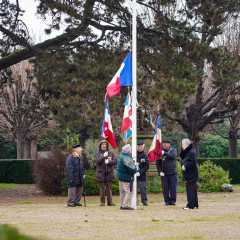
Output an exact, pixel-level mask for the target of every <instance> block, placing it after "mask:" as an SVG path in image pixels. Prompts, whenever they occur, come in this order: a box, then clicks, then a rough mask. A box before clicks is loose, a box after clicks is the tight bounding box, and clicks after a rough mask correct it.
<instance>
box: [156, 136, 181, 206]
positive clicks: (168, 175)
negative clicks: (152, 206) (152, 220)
mask: <svg viewBox="0 0 240 240" xmlns="http://www.w3.org/2000/svg"><path fill="white" fill-rule="evenodd" d="M162 145H163V151H162V158H161V159H158V160H157V161H156V165H157V169H158V174H159V176H161V177H162V178H164V192H163V196H164V200H165V205H175V204H176V200H177V182H178V174H177V160H176V158H177V150H176V149H174V148H171V146H170V140H169V139H164V140H163V141H162ZM162 161H163V169H162ZM162 182H163V180H162ZM169 190H170V195H169Z"/></svg>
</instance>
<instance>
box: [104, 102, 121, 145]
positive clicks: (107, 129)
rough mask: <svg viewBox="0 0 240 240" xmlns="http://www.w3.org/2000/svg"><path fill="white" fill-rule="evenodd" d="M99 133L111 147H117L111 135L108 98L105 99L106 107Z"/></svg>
mask: <svg viewBox="0 0 240 240" xmlns="http://www.w3.org/2000/svg"><path fill="white" fill-rule="evenodd" d="M101 135H102V137H104V138H105V139H106V140H107V141H108V142H109V143H110V144H111V145H112V147H113V148H115V149H117V146H116V142H115V139H114V135H113V130H112V123H111V117H110V110H109V106H108V98H107V100H106V107H105V111H104V117H103V124H102V131H101Z"/></svg>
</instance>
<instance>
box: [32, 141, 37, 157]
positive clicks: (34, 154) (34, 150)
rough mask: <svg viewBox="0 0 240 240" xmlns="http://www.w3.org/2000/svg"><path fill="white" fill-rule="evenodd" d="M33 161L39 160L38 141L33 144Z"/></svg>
mask: <svg viewBox="0 0 240 240" xmlns="http://www.w3.org/2000/svg"><path fill="white" fill-rule="evenodd" d="M31 159H38V150H37V141H36V140H33V141H32V142H31Z"/></svg>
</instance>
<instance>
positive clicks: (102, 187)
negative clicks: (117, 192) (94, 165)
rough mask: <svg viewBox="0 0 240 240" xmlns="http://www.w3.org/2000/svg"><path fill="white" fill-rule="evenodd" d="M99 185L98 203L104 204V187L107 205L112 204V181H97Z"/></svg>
mask: <svg viewBox="0 0 240 240" xmlns="http://www.w3.org/2000/svg"><path fill="white" fill-rule="evenodd" d="M99 185H100V201H101V203H104V204H105V185H106V188H107V203H108V204H110V203H112V181H106V182H103V181H99Z"/></svg>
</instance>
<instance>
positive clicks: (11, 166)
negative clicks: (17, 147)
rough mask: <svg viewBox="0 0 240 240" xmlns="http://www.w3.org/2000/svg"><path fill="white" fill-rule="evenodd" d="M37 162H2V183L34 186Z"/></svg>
mask: <svg viewBox="0 0 240 240" xmlns="http://www.w3.org/2000/svg"><path fill="white" fill-rule="evenodd" d="M34 161H35V160H0V183H19V184H32V183H34V177H33V174H32V170H33V164H34Z"/></svg>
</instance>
